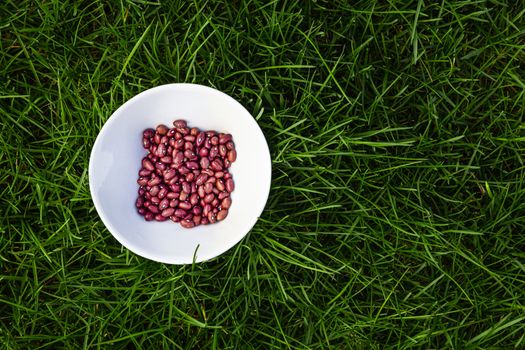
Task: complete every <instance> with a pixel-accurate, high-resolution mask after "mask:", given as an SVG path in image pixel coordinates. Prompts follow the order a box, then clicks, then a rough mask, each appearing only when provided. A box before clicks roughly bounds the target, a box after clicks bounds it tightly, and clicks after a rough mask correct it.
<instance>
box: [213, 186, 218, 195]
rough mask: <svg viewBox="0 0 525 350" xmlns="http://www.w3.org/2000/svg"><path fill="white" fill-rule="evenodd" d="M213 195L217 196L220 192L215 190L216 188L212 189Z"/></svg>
mask: <svg viewBox="0 0 525 350" xmlns="http://www.w3.org/2000/svg"><path fill="white" fill-rule="evenodd" d="M211 191H212V192H213V193H215V194H216V195H218V194H219V193H220V192H219V190H218V189H217V187H214V188H213V190H211Z"/></svg>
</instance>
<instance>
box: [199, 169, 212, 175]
mask: <svg viewBox="0 0 525 350" xmlns="http://www.w3.org/2000/svg"><path fill="white" fill-rule="evenodd" d="M201 173H202V174H206V175H208V176H213V174H215V172H214V171H213V170H211V169H202V170H201Z"/></svg>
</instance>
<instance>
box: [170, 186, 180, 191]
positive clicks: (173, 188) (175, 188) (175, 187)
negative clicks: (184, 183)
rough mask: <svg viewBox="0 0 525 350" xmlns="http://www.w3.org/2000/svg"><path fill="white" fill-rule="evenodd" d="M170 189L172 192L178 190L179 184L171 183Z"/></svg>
mask: <svg viewBox="0 0 525 350" xmlns="http://www.w3.org/2000/svg"><path fill="white" fill-rule="evenodd" d="M170 190H172V191H173V192H180V190H181V188H180V185H179V184H173V185H170Z"/></svg>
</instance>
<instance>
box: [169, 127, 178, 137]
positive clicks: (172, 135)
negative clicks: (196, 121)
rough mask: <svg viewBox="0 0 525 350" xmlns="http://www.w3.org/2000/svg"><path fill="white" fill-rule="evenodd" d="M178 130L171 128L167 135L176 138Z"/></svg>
mask: <svg viewBox="0 0 525 350" xmlns="http://www.w3.org/2000/svg"><path fill="white" fill-rule="evenodd" d="M176 132H177V130H176V129H175V128H171V129H169V130H168V133H167V134H166V135H167V136H168V137H175V133H176Z"/></svg>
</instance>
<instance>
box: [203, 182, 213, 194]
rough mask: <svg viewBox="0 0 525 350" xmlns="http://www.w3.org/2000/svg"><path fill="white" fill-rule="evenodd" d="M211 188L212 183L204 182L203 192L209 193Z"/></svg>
mask: <svg viewBox="0 0 525 350" xmlns="http://www.w3.org/2000/svg"><path fill="white" fill-rule="evenodd" d="M212 190H213V184H212V183H211V182H206V183H205V184H204V192H206V193H210V192H211V191H212Z"/></svg>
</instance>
